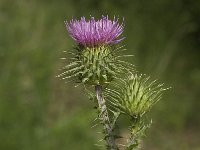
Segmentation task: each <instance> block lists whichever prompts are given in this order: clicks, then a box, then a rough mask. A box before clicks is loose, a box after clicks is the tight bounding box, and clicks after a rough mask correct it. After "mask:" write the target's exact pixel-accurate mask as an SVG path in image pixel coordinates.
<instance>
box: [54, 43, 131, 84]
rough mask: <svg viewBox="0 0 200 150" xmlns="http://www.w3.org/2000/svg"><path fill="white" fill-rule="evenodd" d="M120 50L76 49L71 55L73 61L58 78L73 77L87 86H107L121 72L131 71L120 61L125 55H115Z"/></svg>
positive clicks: (107, 48) (119, 48)
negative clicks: (72, 55)
mask: <svg viewBox="0 0 200 150" xmlns="http://www.w3.org/2000/svg"><path fill="white" fill-rule="evenodd" d="M121 50H124V49H122V47H118V48H116V47H113V46H112V47H111V46H106V47H105V46H101V47H94V48H89V47H87V48H84V47H77V48H76V49H75V50H74V53H73V54H74V58H73V60H74V61H73V62H71V63H70V64H68V65H67V66H66V67H64V68H63V69H64V72H63V73H61V74H60V75H58V77H62V79H70V78H74V77H75V80H76V81H77V82H80V83H83V84H89V85H105V84H108V83H110V82H111V81H112V80H113V79H114V78H115V77H116V76H117V74H119V73H122V72H123V70H127V68H129V69H132V70H133V66H132V65H131V64H129V63H128V62H125V61H122V60H120V58H121V57H126V55H122V56H118V55H116V53H118V52H119V51H121Z"/></svg>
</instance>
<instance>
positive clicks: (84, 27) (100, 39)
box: [65, 16, 124, 47]
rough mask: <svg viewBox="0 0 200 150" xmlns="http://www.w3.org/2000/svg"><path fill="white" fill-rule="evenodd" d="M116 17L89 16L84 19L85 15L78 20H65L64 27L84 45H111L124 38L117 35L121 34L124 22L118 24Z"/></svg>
mask: <svg viewBox="0 0 200 150" xmlns="http://www.w3.org/2000/svg"><path fill="white" fill-rule="evenodd" d="M118 20H119V19H118V18H115V17H114V19H113V21H112V20H109V19H108V16H107V17H105V16H102V18H101V19H100V20H95V19H94V17H91V19H90V20H88V21H86V19H85V17H81V19H80V20H76V19H75V20H74V19H72V20H71V21H70V22H67V21H66V22H65V24H66V28H67V30H68V32H69V34H70V36H71V37H72V38H73V39H74V40H75V41H76V42H77V43H78V44H79V45H82V46H84V47H96V46H102V45H113V44H117V43H119V42H120V41H122V40H123V39H124V38H120V39H119V36H120V35H121V34H122V32H123V29H124V24H123V23H122V24H119V22H118Z"/></svg>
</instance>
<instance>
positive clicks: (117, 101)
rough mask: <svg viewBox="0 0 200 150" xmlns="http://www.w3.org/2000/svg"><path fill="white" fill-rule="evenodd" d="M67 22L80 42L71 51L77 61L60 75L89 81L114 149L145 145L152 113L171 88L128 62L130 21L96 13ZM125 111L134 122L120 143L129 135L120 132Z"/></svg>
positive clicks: (130, 149) (109, 144) (108, 144)
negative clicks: (127, 28) (126, 45)
mask: <svg viewBox="0 0 200 150" xmlns="http://www.w3.org/2000/svg"><path fill="white" fill-rule="evenodd" d="M65 25H66V28H67V30H68V32H69V35H70V36H71V37H72V38H73V39H74V40H75V42H76V46H75V47H74V48H73V49H72V51H69V53H70V54H72V56H73V57H72V58H70V59H71V62H70V63H68V64H66V66H64V67H63V68H62V70H63V71H62V72H61V73H60V74H59V75H58V76H57V77H60V78H61V79H64V80H67V82H68V81H74V82H76V83H79V84H80V85H83V86H84V87H85V92H86V93H88V95H89V96H90V98H92V99H93V100H94V102H95V104H97V106H96V107H95V108H96V109H97V110H98V111H97V112H98V115H97V118H98V119H99V123H100V124H102V125H103V134H104V140H105V143H106V148H107V149H108V150H119V149H125V150H134V149H138V148H140V145H141V142H140V141H141V138H142V136H144V135H145V130H146V129H147V128H148V127H149V126H150V124H151V121H149V122H148V120H147V119H146V118H147V117H146V113H147V112H148V111H149V110H150V109H151V107H152V106H153V105H154V104H155V103H156V102H158V101H159V100H160V99H161V96H162V93H163V91H164V90H166V89H164V88H163V84H158V83H157V81H152V80H151V79H150V77H146V76H145V75H138V73H137V72H136V70H135V68H134V65H133V64H131V63H129V62H127V61H125V60H124V58H123V57H129V56H131V55H123V54H122V53H123V52H124V51H125V50H126V49H125V48H124V46H121V45H120V43H121V41H122V40H123V39H124V37H122V33H123V30H124V22H122V23H119V18H115V17H114V18H113V20H110V19H109V18H108V16H102V18H101V19H99V20H95V18H94V17H91V18H90V19H89V20H86V19H85V17H82V18H81V19H80V20H76V19H72V20H71V21H70V22H67V21H66V22H65ZM90 87H91V88H93V89H94V90H91V88H90ZM89 89H90V90H89ZM121 115H125V116H127V118H129V119H130V120H131V124H130V126H129V127H128V129H129V131H130V135H129V138H128V139H127V140H126V141H127V143H126V144H123V145H122V144H120V143H118V142H117V141H116V139H117V138H123V137H121V135H117V134H116V132H115V131H114V130H115V127H116V124H117V122H118V119H119V117H120V116H121Z"/></svg>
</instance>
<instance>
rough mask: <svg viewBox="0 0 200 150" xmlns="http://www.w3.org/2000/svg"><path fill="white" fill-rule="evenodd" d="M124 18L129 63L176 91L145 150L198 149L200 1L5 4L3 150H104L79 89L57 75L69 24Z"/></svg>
mask: <svg viewBox="0 0 200 150" xmlns="http://www.w3.org/2000/svg"><path fill="white" fill-rule="evenodd" d="M102 14H104V15H106V14H108V15H109V16H111V17H113V16H114V15H116V16H119V17H125V24H126V26H125V31H124V34H123V35H124V36H125V37H126V39H125V40H124V41H123V44H126V47H127V49H128V53H129V54H133V55H134V57H133V58H130V59H129V61H130V62H132V63H134V64H135V65H136V66H137V70H139V71H140V72H141V73H146V74H149V75H151V76H152V77H153V78H155V79H158V80H159V81H160V82H165V83H166V86H167V87H169V86H171V87H172V89H171V90H169V91H168V92H166V94H165V95H164V98H163V99H162V101H160V102H159V103H158V104H157V105H156V106H155V107H154V108H153V109H152V113H151V114H150V117H152V118H153V124H152V127H151V128H150V130H149V131H148V132H147V135H148V137H147V138H145V139H144V144H143V149H144V150H145V149H146V150H147V149H148V150H200V144H199V143H200V114H199V112H200V1H198V0H152V1H147V0H54V1H53V0H0V150H56V149H59V150H100V149H103V148H101V147H98V146H95V145H94V144H95V143H98V142H97V140H98V139H99V138H100V137H101V135H100V134H98V133H97V132H98V131H101V127H95V128H91V126H92V125H94V124H95V123H94V122H93V119H94V118H95V116H96V114H95V111H94V110H93V109H92V107H93V103H92V102H91V101H89V100H88V99H87V97H86V96H85V95H84V93H83V89H82V88H81V87H78V88H74V87H73V86H74V85H73V84H64V82H63V81H60V80H58V79H57V78H55V76H56V75H57V74H58V73H59V71H58V69H59V68H60V67H61V66H62V65H63V62H62V61H61V60H60V59H59V58H60V57H63V53H61V51H62V50H69V49H71V48H72V45H73V44H74V43H73V40H72V39H71V38H70V37H69V36H68V34H67V31H66V29H65V25H64V22H63V21H64V20H69V19H71V18H72V17H74V18H80V17H81V16H83V15H84V16H86V17H89V16H90V15H92V16H95V17H100V16H101V15H102Z"/></svg>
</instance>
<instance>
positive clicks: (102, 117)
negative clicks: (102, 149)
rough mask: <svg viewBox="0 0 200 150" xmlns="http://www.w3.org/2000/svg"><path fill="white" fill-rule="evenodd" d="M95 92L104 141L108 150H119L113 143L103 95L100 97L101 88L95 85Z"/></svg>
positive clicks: (113, 139)
mask: <svg viewBox="0 0 200 150" xmlns="http://www.w3.org/2000/svg"><path fill="white" fill-rule="evenodd" d="M95 91H96V97H97V100H98V104H99V109H100V115H99V118H100V120H101V122H102V124H103V125H104V131H105V134H106V136H105V140H106V142H107V147H108V150H119V148H118V147H117V145H116V143H115V138H114V135H113V129H112V126H111V122H110V119H109V116H108V111H107V107H106V103H105V99H104V98H103V95H102V86H101V85H96V86H95Z"/></svg>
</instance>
